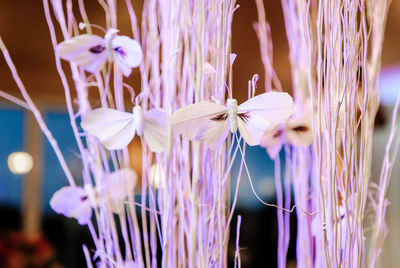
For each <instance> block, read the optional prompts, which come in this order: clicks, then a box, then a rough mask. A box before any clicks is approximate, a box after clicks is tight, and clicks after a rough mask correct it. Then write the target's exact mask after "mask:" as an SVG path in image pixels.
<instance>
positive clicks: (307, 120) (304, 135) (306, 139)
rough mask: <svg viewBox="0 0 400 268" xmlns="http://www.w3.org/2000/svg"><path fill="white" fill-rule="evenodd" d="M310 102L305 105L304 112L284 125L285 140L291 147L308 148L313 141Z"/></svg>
mask: <svg viewBox="0 0 400 268" xmlns="http://www.w3.org/2000/svg"><path fill="white" fill-rule="evenodd" d="M311 112H312V107H311V102H308V103H307V104H306V105H305V108H304V111H303V112H302V113H301V114H299V115H294V116H292V117H291V118H290V119H289V120H288V121H287V123H286V139H287V141H288V142H290V143H291V144H293V145H300V146H308V145H310V144H311V143H312V141H313V133H312V113H311Z"/></svg>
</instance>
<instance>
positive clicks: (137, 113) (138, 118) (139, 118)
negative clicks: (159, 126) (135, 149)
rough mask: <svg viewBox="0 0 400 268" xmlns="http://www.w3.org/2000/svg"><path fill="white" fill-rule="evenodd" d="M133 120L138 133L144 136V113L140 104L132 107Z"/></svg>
mask: <svg viewBox="0 0 400 268" xmlns="http://www.w3.org/2000/svg"><path fill="white" fill-rule="evenodd" d="M132 114H133V121H134V123H133V124H134V125H135V127H136V134H137V135H138V136H142V134H143V113H142V108H141V107H140V106H135V107H133V109H132Z"/></svg>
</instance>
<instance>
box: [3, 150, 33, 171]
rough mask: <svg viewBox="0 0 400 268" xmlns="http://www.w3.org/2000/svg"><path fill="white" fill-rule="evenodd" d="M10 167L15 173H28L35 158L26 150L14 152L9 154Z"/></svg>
mask: <svg viewBox="0 0 400 268" xmlns="http://www.w3.org/2000/svg"><path fill="white" fill-rule="evenodd" d="M7 163H8V168H9V169H10V170H11V172H12V173H14V174H26V173H28V172H29V171H31V169H32V167H33V158H32V156H31V155H30V154H28V153H26V152H14V153H12V154H10V155H9V156H8V160H7Z"/></svg>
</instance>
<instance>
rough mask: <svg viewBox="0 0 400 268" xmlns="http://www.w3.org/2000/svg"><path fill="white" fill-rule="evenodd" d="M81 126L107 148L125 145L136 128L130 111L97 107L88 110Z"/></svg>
mask: <svg viewBox="0 0 400 268" xmlns="http://www.w3.org/2000/svg"><path fill="white" fill-rule="evenodd" d="M81 126H82V128H83V129H84V130H85V131H86V132H88V133H89V134H91V135H93V136H95V137H96V138H98V139H99V140H100V142H101V143H102V144H103V145H104V147H106V148H107V149H109V150H120V149H123V148H124V147H126V146H127V145H128V144H129V142H131V140H132V139H133V137H134V136H135V130H136V127H135V124H134V120H133V114H132V113H126V112H121V111H118V110H114V109H109V108H99V109H95V110H93V111H91V112H89V113H88V114H87V115H86V116H85V117H84V118H83V119H82V123H81Z"/></svg>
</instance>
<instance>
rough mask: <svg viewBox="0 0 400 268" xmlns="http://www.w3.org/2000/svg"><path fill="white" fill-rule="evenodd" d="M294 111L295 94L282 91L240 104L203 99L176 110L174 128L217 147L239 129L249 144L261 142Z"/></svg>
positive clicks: (262, 95) (189, 137)
mask: <svg viewBox="0 0 400 268" xmlns="http://www.w3.org/2000/svg"><path fill="white" fill-rule="evenodd" d="M292 112H293V99H292V97H291V96H290V95H289V94H287V93H283V92H267V93H264V94H260V95H258V96H256V97H254V98H251V99H249V100H247V101H246V102H244V103H242V104H241V105H239V106H238V105H237V101H236V100H235V99H228V100H227V102H226V106H224V105H220V104H216V103H212V102H209V101H201V102H198V103H195V104H191V105H188V106H185V107H183V108H181V109H179V110H177V111H176V112H175V113H174V114H173V116H172V128H173V130H175V131H176V132H177V133H178V134H183V136H184V137H185V138H187V139H189V140H196V141H201V142H204V143H206V144H208V145H210V146H212V147H216V146H218V145H219V144H221V143H222V142H224V141H225V139H226V137H227V136H228V132H229V130H230V131H231V132H232V133H236V131H237V130H238V129H239V132H240V134H241V135H242V137H243V139H244V140H245V141H246V143H247V144H249V145H258V144H260V141H261V138H262V136H263V134H264V132H265V131H267V130H271V129H273V128H274V127H275V126H276V125H278V124H279V123H281V122H282V121H284V120H286V119H287V118H288V117H289V116H290V115H291V114H292Z"/></svg>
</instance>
